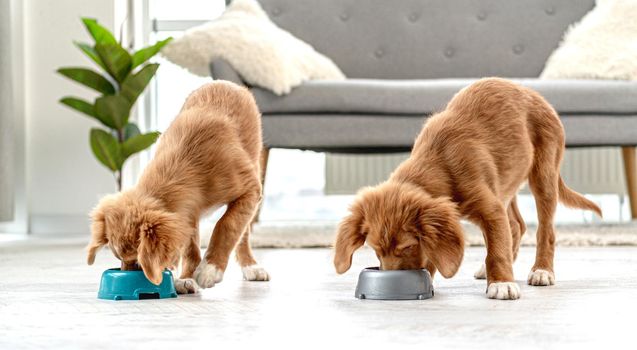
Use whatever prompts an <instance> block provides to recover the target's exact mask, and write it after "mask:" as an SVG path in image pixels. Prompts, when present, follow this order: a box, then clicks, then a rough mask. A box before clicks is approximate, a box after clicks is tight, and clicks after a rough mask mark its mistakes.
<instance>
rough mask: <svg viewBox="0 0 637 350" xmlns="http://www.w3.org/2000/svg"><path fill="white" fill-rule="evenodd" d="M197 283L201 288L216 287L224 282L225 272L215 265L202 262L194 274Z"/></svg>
mask: <svg viewBox="0 0 637 350" xmlns="http://www.w3.org/2000/svg"><path fill="white" fill-rule="evenodd" d="M194 277H195V281H197V284H198V285H199V286H200V287H201V288H211V287H214V285H215V283H219V282H221V280H223V271H222V270H221V269H220V268H218V267H217V266H215V265H213V264H208V263H207V262H205V261H202V262H201V264H199V266H197V269H196V270H195V273H194Z"/></svg>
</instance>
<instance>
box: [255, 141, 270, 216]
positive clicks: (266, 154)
mask: <svg viewBox="0 0 637 350" xmlns="http://www.w3.org/2000/svg"><path fill="white" fill-rule="evenodd" d="M268 158H270V149H269V148H267V147H266V146H263V150H262V151H261V160H260V166H261V188H262V191H263V192H265V174H266V172H267V170H268ZM261 206H263V201H261V203H260V204H259V208H258V209H257V213H256V215H254V218H253V219H252V223H253V224H254V223H257V222H259V215H260V214H261Z"/></svg>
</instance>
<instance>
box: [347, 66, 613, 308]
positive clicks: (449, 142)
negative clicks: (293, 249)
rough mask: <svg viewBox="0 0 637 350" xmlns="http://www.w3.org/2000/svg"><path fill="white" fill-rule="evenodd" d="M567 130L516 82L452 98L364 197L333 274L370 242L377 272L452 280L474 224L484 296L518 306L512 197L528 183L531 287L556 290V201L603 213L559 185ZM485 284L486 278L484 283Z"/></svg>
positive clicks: (519, 230) (492, 82) (475, 87)
mask: <svg viewBox="0 0 637 350" xmlns="http://www.w3.org/2000/svg"><path fill="white" fill-rule="evenodd" d="M563 153H564V129H563V127H562V123H561V122H560V120H559V118H558V116H557V114H556V112H555V110H553V108H552V107H551V106H550V105H549V104H548V103H547V102H546V101H545V100H544V99H543V98H542V97H541V96H540V95H539V94H538V93H536V92H535V91H532V90H530V89H527V88H524V87H522V86H519V85H517V84H514V83H512V82H509V81H506V80H503V79H496V78H489V79H482V80H480V81H478V82H476V83H474V84H472V85H470V86H468V87H466V88H464V89H462V90H461V91H460V92H459V93H457V94H456V96H454V98H453V99H452V100H451V102H449V104H448V105H447V108H446V109H445V110H444V111H443V112H441V113H438V114H436V115H434V116H433V117H431V118H430V119H429V120H428V121H427V122H426V124H425V126H424V128H423V129H422V131H421V133H420V135H419V136H418V138H417V139H416V142H415V145H414V148H413V150H412V152H411V156H410V157H409V158H408V159H407V160H406V161H405V162H403V163H402V164H401V165H400V166H399V167H398V168H397V169H396V170H395V171H394V173H393V174H392V175H391V177H390V178H389V180H387V181H386V182H384V183H382V184H380V185H378V186H376V187H373V188H368V189H365V190H363V191H361V192H360V193H359V194H358V197H357V199H356V200H355V202H354V203H353V204H352V206H351V209H350V210H351V213H350V215H349V216H348V217H346V218H345V219H344V220H343V221H342V222H341V224H340V226H339V230H338V234H337V238H336V242H335V257H334V265H335V267H336V271H337V272H338V273H343V272H345V271H347V270H348V269H349V267H350V265H351V261H352V254H353V252H354V251H355V250H356V249H358V248H359V247H360V246H362V245H363V243H364V242H367V244H368V245H369V246H370V247H372V248H373V249H374V250H375V251H376V255H377V256H378V258H379V260H380V263H381V269H384V270H395V269H419V268H427V269H428V270H429V271H430V272H431V273H432V275H433V273H434V272H435V271H436V269H437V270H438V271H440V273H441V274H442V275H443V276H444V277H446V278H449V277H452V276H453V275H454V274H455V273H456V271H457V270H458V267H459V266H460V263H461V262H462V257H463V251H464V243H463V232H462V227H461V225H460V221H459V220H460V218H467V219H468V220H470V221H472V222H473V223H475V224H477V225H478V226H479V227H480V228H481V230H482V232H483V235H484V238H485V241H486V247H487V258H486V261H485V266H486V271H484V269H483V270H482V273H480V271H479V272H478V273H476V277H477V278H484V277H486V278H487V284H488V288H487V296H488V297H489V298H497V299H517V298H519V296H520V290H519V287H518V285H517V284H516V283H515V282H514V280H513V269H512V265H513V261H514V260H515V258H516V256H517V253H518V248H519V246H520V238H521V236H522V235H523V234H524V232H525V230H526V227H525V225H524V221H523V220H522V217H521V216H520V213H519V212H518V208H517V205H516V193H517V191H518V189H519V188H520V186H521V185H522V184H523V183H524V181H526V180H528V182H529V185H530V188H531V191H532V193H533V195H534V197H535V200H536V203H537V213H538V219H539V226H538V231H537V254H536V259H535V264H534V265H533V268H532V269H531V273H530V275H529V277H528V283H529V284H531V285H543V286H545V285H550V284H553V283H554V273H553V255H554V249H555V248H554V246H555V232H554V228H553V215H554V213H555V208H556V206H557V202H558V200H560V201H561V202H562V203H564V204H566V205H567V206H571V207H575V208H582V209H588V210H592V211H594V212H596V213H597V214H598V215H600V216H601V210H600V209H599V207H598V206H596V205H595V204H593V203H592V202H590V201H589V200H587V199H585V198H584V197H582V196H581V195H580V194H578V193H576V192H574V191H572V190H571V189H569V188H568V187H566V185H565V184H564V181H562V179H561V177H560V173H559V171H560V163H561V161H562V155H563ZM485 275H486V276H485Z"/></svg>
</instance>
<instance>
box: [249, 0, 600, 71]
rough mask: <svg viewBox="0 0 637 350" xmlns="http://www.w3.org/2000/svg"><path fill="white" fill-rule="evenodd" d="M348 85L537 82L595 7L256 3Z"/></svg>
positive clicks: (580, 1) (443, 1)
mask: <svg viewBox="0 0 637 350" xmlns="http://www.w3.org/2000/svg"><path fill="white" fill-rule="evenodd" d="M259 2H260V3H261V5H262V6H263V8H264V9H265V10H266V12H267V13H268V14H269V16H270V18H271V19H272V20H273V21H274V22H275V23H277V24H278V25H279V26H281V27H282V28H284V29H286V30H288V31H290V32H291V33H293V34H294V35H296V36H298V37H299V38H301V39H302V40H304V41H306V42H308V43H310V44H311V45H312V46H314V47H315V48H316V49H317V50H318V51H319V52H322V53H324V54H326V55H327V56H328V57H330V58H331V59H333V60H334V62H336V64H337V65H338V66H339V67H340V68H341V69H342V70H343V72H344V73H345V75H347V76H348V77H350V78H377V79H431V78H454V77H465V78H470V77H483V76H503V77H537V76H538V75H539V74H540V72H541V71H542V68H543V67H544V63H545V62H546V59H547V58H548V57H549V55H550V54H551V52H552V51H553V50H554V49H555V48H556V47H557V45H558V43H559V41H560V39H561V37H562V35H563V34H564V31H565V30H566V28H567V27H568V26H569V25H570V24H572V23H573V22H576V21H578V20H579V19H580V18H582V16H584V14H586V13H587V12H588V11H589V10H590V9H592V8H593V6H594V0H259Z"/></svg>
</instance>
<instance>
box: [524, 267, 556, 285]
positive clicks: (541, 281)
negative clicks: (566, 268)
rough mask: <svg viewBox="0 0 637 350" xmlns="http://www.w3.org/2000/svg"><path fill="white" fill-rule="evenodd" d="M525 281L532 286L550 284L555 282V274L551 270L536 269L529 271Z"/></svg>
mask: <svg viewBox="0 0 637 350" xmlns="http://www.w3.org/2000/svg"><path fill="white" fill-rule="evenodd" d="M527 282H528V283H529V284H530V285H532V286H552V285H554V284H555V274H553V272H551V271H547V270H542V269H537V270H535V271H531V272H530V273H529V278H528V279H527Z"/></svg>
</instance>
